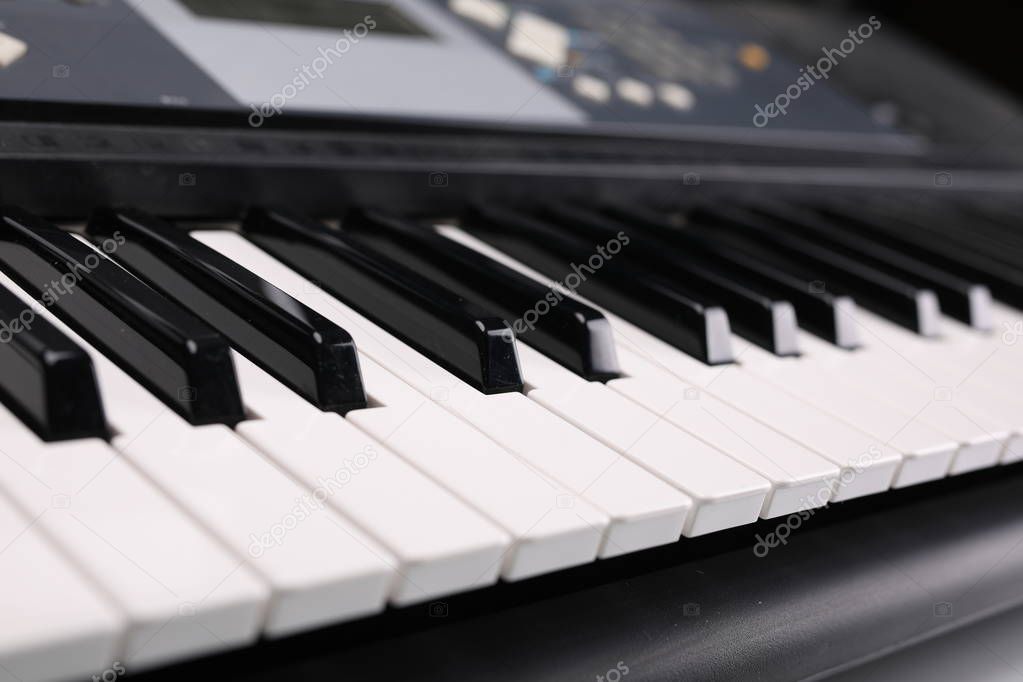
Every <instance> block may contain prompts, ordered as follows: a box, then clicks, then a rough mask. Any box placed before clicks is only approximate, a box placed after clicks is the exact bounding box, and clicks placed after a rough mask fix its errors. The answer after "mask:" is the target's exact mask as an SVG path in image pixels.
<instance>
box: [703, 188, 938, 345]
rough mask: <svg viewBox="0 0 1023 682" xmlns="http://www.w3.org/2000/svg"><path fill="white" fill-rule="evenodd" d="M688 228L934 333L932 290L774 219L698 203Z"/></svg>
mask: <svg viewBox="0 0 1023 682" xmlns="http://www.w3.org/2000/svg"><path fill="white" fill-rule="evenodd" d="M688 217H689V220H690V222H691V225H690V228H689V229H693V230H694V231H699V232H700V233H701V234H703V235H705V236H709V237H712V238H715V239H719V238H720V237H721V236H726V237H730V238H731V239H729V244H730V245H732V246H735V247H737V248H741V249H743V250H744V251H746V252H747V253H749V254H751V255H754V256H756V257H758V258H761V259H764V260H767V261H770V262H773V263H775V265H778V266H781V267H790V268H794V271H797V272H801V273H802V274H803V275H804V276H806V277H809V278H810V279H812V280H814V281H820V282H822V283H823V284H824V286H827V287H828V288H831V289H832V290H833V291H835V290H837V291H839V292H841V291H842V290H845V291H846V292H848V293H850V294H852V295H853V296H855V298H856V302H857V303H859V304H860V305H862V306H863V307H864V308H867V309H869V310H872V311H874V312H875V313H877V314H879V315H881V316H882V317H886V318H888V319H889V320H891V321H892V322H895V323H896V324H899V325H901V326H903V327H906V328H907V329H910V330H912V331H915V332H917V333H919V334H923V335H925V336H934V335H936V334H937V333H938V329H937V327H938V323H939V320H940V315H939V306H938V298H937V295H936V294H935V293H934V292H933V291H931V290H930V289H924V288H921V287H916V286H913V285H912V284H910V283H909V282H906V281H904V280H901V279H899V278H897V277H893V276H891V275H887V274H885V273H883V272H880V271H878V270H877V269H875V268H872V267H870V266H869V265H865V264H863V263H861V262H859V261H857V260H855V259H853V258H849V257H846V256H843V255H841V254H838V253H835V252H834V251H831V250H829V249H827V248H825V247H823V246H819V245H817V244H815V243H814V242H812V241H810V240H807V239H803V238H801V237H799V236H797V235H796V234H794V233H793V232H792V231H791V230H790V229H788V228H786V226H785V225H784V224H782V223H780V222H777V221H774V220H772V219H770V218H765V217H763V216H759V215H757V214H755V213H753V212H751V211H748V210H745V209H742V208H737V207H732V206H723V205H716V206H706V205H705V206H700V207H697V208H695V209H693V210H692V211H691V212H690V213H689V214H688Z"/></svg>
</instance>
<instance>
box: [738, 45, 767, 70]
mask: <svg viewBox="0 0 1023 682" xmlns="http://www.w3.org/2000/svg"><path fill="white" fill-rule="evenodd" d="M739 63H740V64H742V65H743V66H745V67H746V68H747V69H749V70H750V71H763V70H764V69H766V68H767V67H768V66H770V65H771V54H770V53H769V52H768V51H767V48H765V47H764V46H763V45H758V44H756V43H745V44H744V45H743V46H742V47H740V48H739Z"/></svg>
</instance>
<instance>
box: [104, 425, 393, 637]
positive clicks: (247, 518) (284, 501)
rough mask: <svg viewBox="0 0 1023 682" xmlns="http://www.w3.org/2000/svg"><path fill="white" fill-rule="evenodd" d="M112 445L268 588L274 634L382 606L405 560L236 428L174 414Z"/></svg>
mask: <svg viewBox="0 0 1023 682" xmlns="http://www.w3.org/2000/svg"><path fill="white" fill-rule="evenodd" d="M114 445H115V446H116V447H118V448H119V449H120V450H121V451H122V452H124V453H125V455H126V456H127V457H128V458H129V459H131V461H132V462H134V463H135V464H136V465H138V466H139V467H140V468H141V469H143V470H144V471H145V472H146V473H147V474H148V475H149V476H151V477H152V478H153V479H154V480H155V481H156V482H157V484H158V485H160V487H162V488H163V489H164V490H165V491H167V492H168V493H169V494H170V495H172V496H173V497H174V498H175V499H177V500H178V501H179V502H180V503H181V504H182V505H183V506H185V507H186V508H188V509H189V510H191V511H192V512H193V513H194V514H195V516H196V517H197V518H199V519H201V520H202V522H203V523H204V524H205V525H206V526H208V527H209V528H210V530H211V531H212V532H214V533H216V534H217V535H218V536H219V537H220V539H221V540H222V541H223V542H224V543H225V544H227V545H228V546H229V547H230V548H231V549H232V550H233V551H234V552H235V553H236V554H237V555H239V556H243V557H246V559H247V560H248V561H249V563H250V565H251V566H252V567H253V568H254V569H255V570H256V571H257V572H259V573H260V574H261V575H262V576H263V577H264V578H265V579H266V580H267V581H268V582H269V583H270V586H271V587H272V588H273V590H274V595H273V601H272V607H273V608H272V610H271V611H270V613H269V614H268V616H267V622H266V625H265V632H266V634H268V635H269V636H282V635H286V634H291V633H294V632H298V631H301V630H306V629H310V628H314V627H319V626H322V625H326V624H329V623H332V622H336V621H340V620H346V619H351V618H356V617H359V616H364V615H369V614H372V613H375V612H377V611H379V610H381V609H382V608H383V606H384V602H385V601H386V598H387V594H388V592H389V591H390V587H391V582H392V580H393V579H394V567H395V566H396V565H397V560H396V559H395V558H394V557H392V556H390V554H389V553H388V552H387V551H386V550H385V549H384V548H383V547H381V546H379V545H378V544H377V543H376V542H374V541H373V540H372V539H371V538H370V537H369V536H367V535H366V534H365V533H363V532H362V531H361V530H359V529H358V528H356V527H355V526H354V525H352V524H351V523H350V522H348V521H346V520H345V519H343V518H341V517H339V516H338V515H337V514H336V513H335V512H333V511H332V510H331V509H329V508H327V507H325V506H324V505H323V504H322V503H321V502H319V501H317V499H315V498H314V497H313V496H312V495H311V494H310V492H309V491H308V490H306V489H305V488H303V487H301V486H299V485H297V484H296V483H295V482H294V481H293V480H291V479H290V478H289V477H287V476H286V475H284V474H283V473H282V472H281V471H280V470H279V469H277V468H276V467H274V466H273V465H272V464H270V462H268V461H267V460H265V459H263V457H262V456H261V455H260V454H259V453H257V452H255V451H254V450H253V449H252V448H251V447H250V446H248V445H247V444H246V443H244V442H243V441H242V440H240V439H239V438H238V436H237V435H236V434H234V433H233V432H231V430H230V429H228V428H226V427H222V426H203V427H198V428H196V427H191V426H188V425H187V424H185V423H184V422H182V421H180V420H179V418H178V417H177V415H174V414H171V413H169V412H168V413H165V414H164V415H163V416H161V417H159V418H158V419H157V420H156V421H155V422H153V423H152V424H150V426H149V427H147V428H146V429H145V430H144V431H141V432H139V433H137V434H133V435H130V436H119V437H117V438H115V439H114Z"/></svg>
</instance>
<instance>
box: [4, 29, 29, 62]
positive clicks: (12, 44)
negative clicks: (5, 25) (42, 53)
mask: <svg viewBox="0 0 1023 682" xmlns="http://www.w3.org/2000/svg"><path fill="white" fill-rule="evenodd" d="M26 52H28V45H26V44H25V43H23V42H22V41H20V40H18V39H17V38H15V37H14V36H9V35H7V34H6V33H0V68H4V67H7V66H10V65H11V64H13V63H14V62H16V61H18V60H19V59H21V57H22V55H24V54H25V53H26Z"/></svg>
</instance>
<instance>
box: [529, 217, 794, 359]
mask: <svg viewBox="0 0 1023 682" xmlns="http://www.w3.org/2000/svg"><path fill="white" fill-rule="evenodd" d="M539 215H540V216H541V217H543V218H546V219H548V220H550V221H551V222H554V223H557V224H558V226H559V227H562V228H564V229H565V230H567V231H570V232H573V233H575V234H576V235H578V236H579V237H581V238H584V239H588V240H591V241H592V240H595V239H603V240H607V239H609V238H611V237H613V236H614V235H615V234H617V233H618V232H619V231H621V230H623V229H625V228H624V227H623V226H621V225H619V224H617V223H615V222H614V221H612V220H611V219H609V218H605V217H604V216H602V215H600V214H599V213H596V212H594V211H589V210H586V209H581V208H577V207H575V206H568V205H561V204H555V205H549V206H546V207H544V208H542V209H540V211H539ZM619 262H620V263H624V264H625V265H627V266H630V265H634V266H635V267H640V268H649V269H650V270H651V271H656V272H659V273H660V274H661V275H662V276H664V277H666V278H668V279H670V280H672V281H676V282H677V281H684V282H685V284H686V286H688V287H689V288H691V289H692V290H693V291H695V292H697V293H698V294H699V295H701V296H704V297H706V298H707V299H708V300H714V301H717V302H718V303H720V304H721V305H722V306H724V308H725V310H727V311H728V320H729V322H730V323H731V325H732V329H733V330H734V331H735V333H736V334H738V335H740V336H742V337H743V338H746V339H748V340H749V341H751V342H753V343H755V344H757V345H759V346H762V347H763V348H765V349H767V350H769V351H771V352H772V353H775V354H777V355H783V356H784V355H798V354H799V347H798V331H799V327H798V325H797V324H796V313H795V309H794V308H793V306H792V304H791V303H789V302H788V301H782V300H775V299H772V298H771V297H770V296H767V295H764V294H763V293H761V292H760V291H758V290H757V289H756V288H754V287H750V286H749V285H748V284H747V283H746V282H742V281H736V280H734V279H731V278H729V277H728V276H726V275H725V274H724V273H722V272H721V271H719V270H717V269H715V268H713V267H709V265H708V264H707V263H706V262H705V261H702V259H700V258H699V257H693V255H692V254H691V253H690V252H689V251H687V250H686V249H679V248H668V249H665V248H663V246H659V245H658V244H656V243H652V242H648V241H646V240H645V239H642V238H639V237H638V236H636V235H633V239H632V243H631V244H630V245H629V248H628V250H627V251H626V252H624V253H623V254H622V256H621V257H620V258H619Z"/></svg>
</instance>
